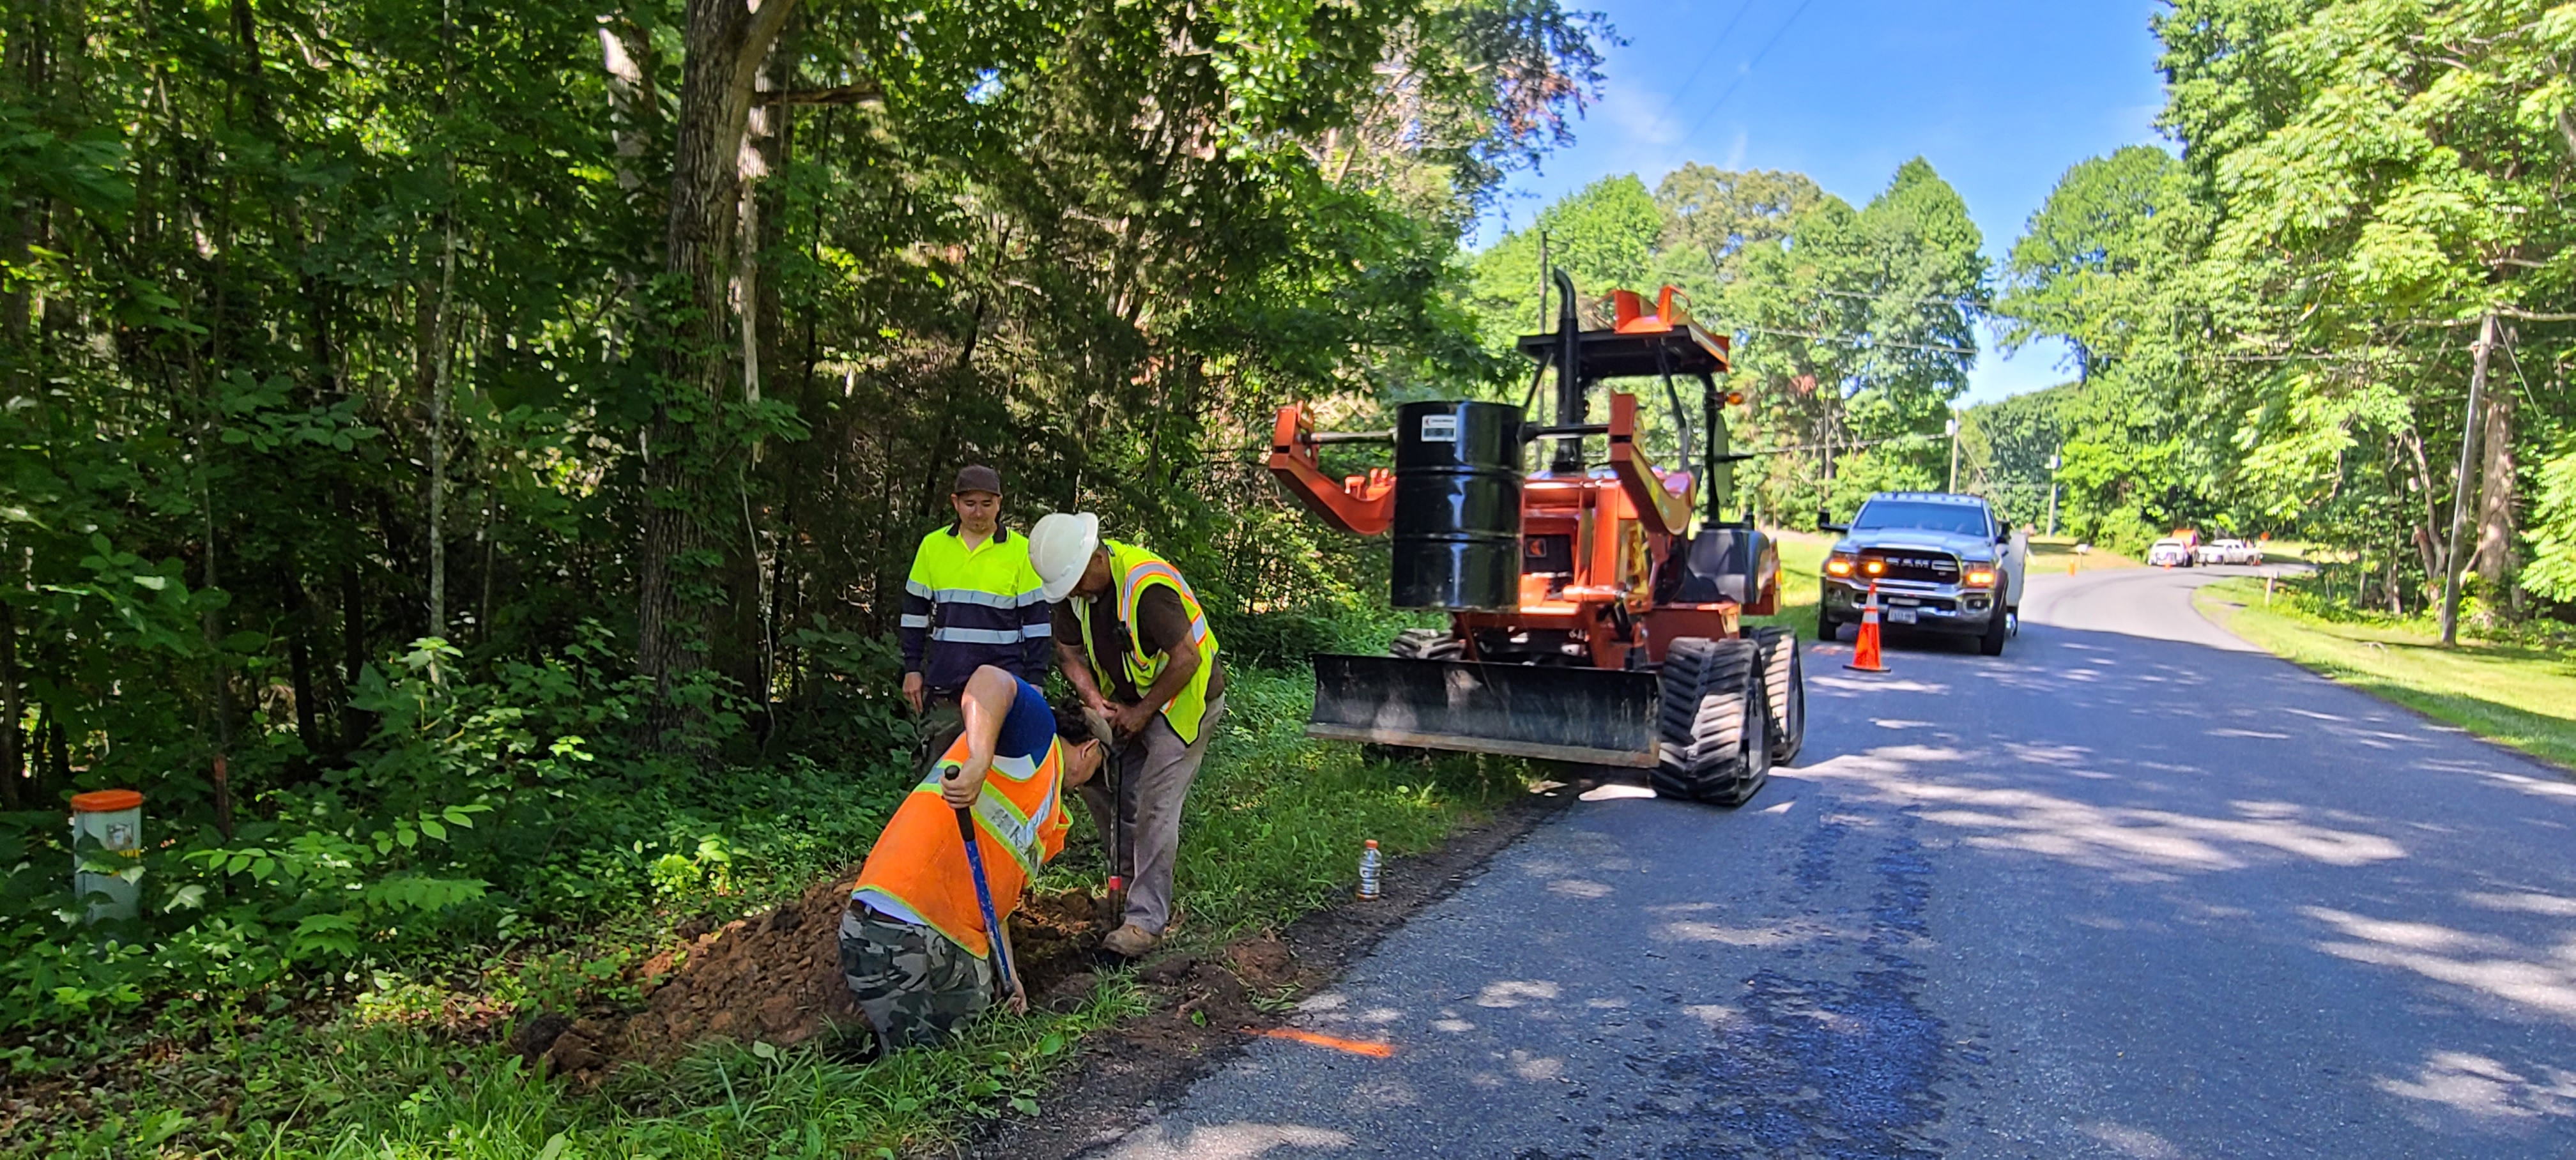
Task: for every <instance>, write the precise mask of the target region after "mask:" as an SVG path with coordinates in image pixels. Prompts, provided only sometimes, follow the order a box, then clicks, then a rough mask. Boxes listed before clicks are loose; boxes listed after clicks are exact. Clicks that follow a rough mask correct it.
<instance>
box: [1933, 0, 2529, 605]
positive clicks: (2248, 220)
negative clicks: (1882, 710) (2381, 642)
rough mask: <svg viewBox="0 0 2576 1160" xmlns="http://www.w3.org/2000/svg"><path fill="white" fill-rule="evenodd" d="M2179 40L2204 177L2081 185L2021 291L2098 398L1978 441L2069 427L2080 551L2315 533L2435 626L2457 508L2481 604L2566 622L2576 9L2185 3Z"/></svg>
mask: <svg viewBox="0 0 2576 1160" xmlns="http://www.w3.org/2000/svg"><path fill="white" fill-rule="evenodd" d="M2156 27H2157V31H2158V33H2159V35H2160V36H2161V37H2162V38H2163V40H2164V44H2165V56H2164V67H2165V70H2166V73H2167V75H2168V77H2169V78H2170V81H2171V84H2170V87H2169V89H2168V103H2167V106H2166V110H2165V117H2164V124H2165V126H2166V128H2167V130H2168V131H2169V132H2170V133H2172V134H2173V135H2174V137H2175V138H2176V139H2177V140H2178V141H2179V143H2180V145H2181V149H2180V156H2179V158H2178V159H2177V158H2173V157H2169V156H2166V155H2164V154H2161V153H2159V152H2156V151H2152V150H2145V149H2129V150H2123V151H2121V152H2120V153H2117V154H2114V155H2113V156H2111V157H2107V158H2100V159H2096V160H2092V161H2087V162H2084V163H2082V164H2080V165H2078V166H2076V167H2075V168H2074V169H2072V170H2070V171H2069V172H2068V173H2067V174H2066V177H2065V178H2064V180H2063V181H2062V182H2061V183H2060V185H2059V187H2058V189H2057V192H2056V193H2055V195H2054V196H2052V197H2051V198H2050V200H2049V202H2048V204H2047V206H2046V207H2044V208H2043V209H2042V210H2041V211H2040V212H2039V213H2038V214H2037V215H2035V216H2034V218H2033V219H2032V222H2031V228H2030V231H2029V233H2028V236H2026V237H2025V238H2024V239H2023V241H2022V242H2021V243H2020V244H2019V245H2018V246H2016V247H2015V249H2014V250H2013V253H2012V256H2011V260H2010V262H2009V264H2008V267H2007V271H2006V278H2005V286H2006V292H2005V294H2004V297H2003V300H2002V302H2001V303H2000V307H1999V308H2000V310H2001V311H2002V312H2003V313H2004V314H2005V315H2008V316H2009V317H2010V318H2011V319H2013V322H2012V323H2011V329H2010V331H2009V334H2010V336H2011V337H2012V338H2014V339H2021V338H2027V337H2031V336H2037V335H2052V336H2056V337H2060V338H2063V339H2065V340H2066V341H2068V342H2069V343H2070V344H2072V345H2073V347H2074V349H2075V351H2076V353H2077V367H2076V370H2077V371H2078V373H2079V375H2080V382H2079V384H2078V385H2076V386H2073V387H2070V388H2065V389H2062V390H2061V391H2058V392H2051V393H2050V395H2049V396H2047V397H2044V398H2042V399H2033V400H2014V401H2012V403H2010V404H2006V405H2003V406H2001V407H1997V408H1991V409H1988V411H1987V412H1986V413H1981V415H1980V416H1979V418H1980V420H1985V419H1988V418H1991V419H1992V420H1993V421H1994V422H1995V424H1996V425H1997V426H1998V427H2009V428H2012V429H2013V430H2016V431H2021V430H2025V429H2031V419H2032V418H2033V417H2034V416H2037V415H2038V414H2039V412H2042V411H2044V412H2046V417H2047V419H2048V421H2049V422H2051V423H2053V424H2054V426H2053V427H2051V428H2050V430H2051V431H2052V432H2053V434H2054V437H2055V438H2056V439H2058V440H2059V441H2060V442H2061V443H2062V446H2063V452H2064V459H2065V468H2064V470H2063V472H2062V473H2061V475H2060V479H2061V481H2062V482H2063V484H2064V491H2065V498H2064V503H2065V506H2066V509H2067V513H2068V517H2069V520H2070V522H2071V524H2072V525H2073V527H2074V528H2075V529H2076V530H2077V531H2078V532H2079V533H2082V534H2087V535H2094V536H2099V537H2103V538H2105V539H2107V540H2111V541H2114V542H2126V543H2134V542H2135V541H2136V540H2138V539H2139V538H2141V537H2143V536H2146V535H2148V534H2151V533H2154V532H2158V531H2161V530H2162V529H2164V528H2168V527H2175V526H2188V525H2198V526H2201V527H2204V528H2208V529H2213V530H2236V531H2244V532H2249V533H2250V532H2258V531H2260V532H2295V533H2298V534H2300V535H2301V536H2303V537H2305V538H2310V539H2314V540H2318V541H2321V542H2324V543H2327V544H2331V545H2335V546H2337V547H2340V548H2342V549H2345V550H2346V552H2347V553H2348V555H2349V556H2350V559H2349V560H2348V561H2347V562H2345V563H2342V564H2339V565H2337V566H2336V571H2337V574H2338V581H2337V583H2336V584H2335V585H2333V587H2334V588H2335V590H2337V591H2339V592H2342V593H2344V594H2345V598H2346V599H2351V600H2354V601H2356V602H2359V603H2362V604H2366V605H2370V606H2374V607H2377V608H2381V609H2383V610H2387V611H2391V612H2396V613H2401V614H2413V613H2420V612H2421V611H2423V610H2424V609H2425V608H2426V607H2427V605H2428V604H2431V603H2434V602H2436V601H2437V600H2438V593H2439V589H2440V587H2441V581H2442V577H2443V576H2444V574H2445V571H2446V567H2447V566H2448V565H2450V564H2451V563H2452V561H2451V559H2450V545H2451V523H2452V513H2453V508H2454V503H2455V501H2458V502H2459V503H2460V506H2461V507H2462V508H2463V509H2464V514H2465V516H2466V521H2467V534H2466V535H2465V536H2464V537H2463V538H2462V540H2461V542H2460V557H2461V558H2460V559H2459V561H2458V566H2459V567H2460V568H2461V569H2463V570H2466V571H2468V572H2469V573H2471V579H2470V585H2471V592H2472V605H2471V606H2472V607H2473V608H2478V609H2481V610H2482V613H2483V616H2484V617H2485V618H2488V619H2495V618H2512V617H2515V616H2517V615H2529V614H2532V613H2536V612H2541V611H2545V610H2548V609H2551V608H2553V607H2564V605H2553V604H2551V603H2550V602H2552V601H2566V600H2569V599H2571V598H2576V586H2571V583H2570V579H2571V577H2576V567H2571V564H2576V560H2571V558H2570V556H2569V548H2568V545H2570V544H2571V543H2576V528H2571V527H2570V524H2569V521H2570V520H2571V519H2576V503H2571V501H2570V498H2569V497H2570V496H2571V494H2576V492H2571V491H2570V490H2569V488H2568V481H2569V480H2570V479H2571V478H2576V468H2571V467H2568V466H2565V464H2566V463H2567V460H2568V457H2569V456H2570V455H2571V454H2576V445H2571V444H2570V443H2569V442H2568V437H2569V421H2570V419H2571V418H2576V410H2571V408H2570V406H2569V402H2568V398H2569V396H2568V394H2567V389H2566V373H2567V369H2568V366H2569V361H2570V359H2571V357H2576V327H2572V326H2571V323H2576V314H2570V313H2568V312H2567V310H2566V304H2567V302H2568V301H2569V295H2570V289H2571V279H2576V251H2571V249H2570V243H2571V242H2576V219H2571V217H2570V215H2569V213H2568V210H2567V196H2566V194H2567V184H2568V181H2569V179H2570V177H2571V176H2576V87H2571V83H2570V81H2569V73H2568V65H2569V62H2570V60H2571V59H2576V6H2568V5H2564V4H2550V3H2544V2H2539V0H2473V2H2472V0H2184V2H2181V3H2177V4H2175V5H2174V6H2173V9H2172V11H2171V12H2169V13H2166V14H2164V15H2163V16H2161V17H2160V18H2159V19H2158V21H2157V25H2156ZM2490 325H2492V326H2493V330H2492V331H2489V330H2488V327H2489V326H2490ZM2482 334H2490V335H2491V339H2492V345H2491V346H2490V347H2489V348H2488V350H2489V357H2488V358H2487V359H2486V363H2487V367H2488V377H2487V380H2486V383H2485V388H2486V389H2485V391H2484V398H2483V406H2482V407H2481V409H2480V411H2479V413H2478V414H2477V415H2476V416H2474V418H2472V417H2471V416H2470V415H2468V414H2467V413H2466V405H2467V401H2468V387H2469V383H2470V380H2471V378H2472V377H2473V376H2474V374H2475V373H2476V364H2477V362H2478V359H2477V353H2478V348H2479V346H2480V345H2481V342H2480V339H2481V335H2482ZM2472 423H2474V425H2475V427H2476V429H2477V431H2478V440H2477V443H2478V445H2477V446H2476V447H2475V448H2473V449H2472V458H2471V463H2470V469H2469V471H2468V472H2467V473H2466V478H2465V479H2464V478H2462V473H2461V472H2460V471H2459V470H2458V467H2457V465H2458V464H2459V462H2460V453H2461V444H2462V441H2463V434H2464V432H2465V431H2467V430H2468V429H2469V428H2470V426H2471V425H2472ZM2053 450H2055V449H2054V448H2050V449H2048V450H2041V449H2040V448H2038V447H2036V446H2028V447H2023V448H2022V449H2020V450H2018V451H2015V452H2012V453H2010V454H2003V455H1999V458H1998V460H1997V463H1996V466H1995V473H1996V478H1997V479H1998V480H2002V479H2007V478H2008V479H2011V480H2014V481H2016V483H2015V486H2022V487H2027V486H2029V481H2030V480H2031V479H2032V476H2031V475H2030V470H2031V464H2032V462H2033V457H2034V456H2037V457H2038V459H2037V461H2038V462H2039V463H2040V464H2042V465H2044V463H2045V455H2046V454H2048V453H2049V452H2050V451H2053ZM2016 457H2017V458H2016ZM2007 460H2011V462H2006V461H2007ZM2464 492H2465V495H2463V493H2464Z"/></svg>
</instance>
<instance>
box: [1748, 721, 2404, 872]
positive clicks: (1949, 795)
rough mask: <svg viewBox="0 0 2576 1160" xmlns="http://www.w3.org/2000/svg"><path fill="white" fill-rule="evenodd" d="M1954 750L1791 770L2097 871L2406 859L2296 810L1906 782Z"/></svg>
mask: <svg viewBox="0 0 2576 1160" xmlns="http://www.w3.org/2000/svg"><path fill="white" fill-rule="evenodd" d="M1963 756H1964V755H1962V754H1960V753H1958V752H1957V751H1954V750H1945V749H1930V748H1926V747H1922V746H1890V747H1886V748H1881V749H1873V750H1871V751H1869V752H1868V753H1865V754H1857V755H1846V756H1843V757H1837V758H1834V759H1832V760H1830V761H1825V762H1820V763H1818V764H1816V765H1812V766H1808V767H1805V768H1803V769H1800V770H1798V771H1797V772H1798V774H1799V775H1800V776H1804V777H1817V778H1832V779H1836V780H1839V781H1842V782H1844V783H1846V784H1851V785H1858V786H1862V787H1865V788H1867V789H1870V790H1874V791H1876V794H1877V796H1878V799H1879V800H1881V801H1887V802H1894V803H1897V804H1900V805H1905V806H1912V807H1916V814H1917V816H1919V817H1921V818H1922V819H1923V820H1924V821H1927V822H1934V823H1938V824H1941V825H1945V826H1955V827H1959V828H1961V829H1967V830H1976V831H1983V832H1981V833H1978V834H1976V835H1975V836H1972V837H1970V838H1968V839H1967V844H1969V845H1971V846H1977V847H1982V848H1985V849H2002V850H2020V851H2024V852H2027V853H2033V854H2042V855H2046V856H2048V857H2052V858H2058V859H2061V860H2064V861H2068V862H2073V863H2076V864H2078V865H2083V866H2089V867H2093V868H2096V869H2106V870H2107V869H2121V868H2130V867H2136V866H2139V865H2141V864H2144V865H2146V866H2149V867H2153V868H2158V869H2176V870H2236V869H2242V868H2244V867H2246V866H2248V865H2252V864H2253V860H2254V859H2253V856H2254V855H2256V854H2259V853H2261V852H2264V851H2271V852H2278V853H2283V854H2289V855H2293V856H2296V857H2300V858H2306V859H2308V860H2310V861H2315V862H2323V863H2326V864H2328V865H2333V866H2361V865H2367V864H2369V863H2373V862H2382V861H2386V860H2389V859H2392V858H2402V857H2405V856H2406V850H2405V847H2402V846H2400V845H2398V844H2397V843H2396V842H2394V841H2391V840H2389V839H2387V838H2385V837H2381V836H2379V835H2377V834H2369V833H2357V832H2353V831H2348V830H2335V829H2328V828H2325V827H2322V826H2316V825H2310V824H2308V823H2305V822H2301V821H2298V820H2295V816H2294V815H2295V814H2296V813H2298V812H2299V810H2298V807H2295V806H2286V805H2280V804H2277V803H2247V805H2250V806H2251V807H2253V808H2251V809H2248V808H2247V807H2246V806H2239V807H2238V808H2239V809H2240V812H2248V813H2252V814H2255V815H2256V816H2251V817H2238V818H2209V817H2200V816H2196V815H2192V814H2183V813H2175V812H2172V811H2169V810H2148V809H2136V808H2128V807H2111V806H2097V805H2093V804H2091V803H2088V802H2081V801H2077V800H2075V799H2072V798H2067V797H2061V796H2058V795H2056V794H2051V793H2044V792H2041V791H2039V790H2031V789H1978V788H1975V787H1971V786H1960V785H1949V784H1944V783H1941V782H1937V781H1931V780H1927V779H1925V778H1921V777H1917V776H1913V775H1912V768H1913V766H1915V765H1918V764H1926V763H1932V762H1949V763H1956V762H1959V761H1961V760H1962V759H1963Z"/></svg>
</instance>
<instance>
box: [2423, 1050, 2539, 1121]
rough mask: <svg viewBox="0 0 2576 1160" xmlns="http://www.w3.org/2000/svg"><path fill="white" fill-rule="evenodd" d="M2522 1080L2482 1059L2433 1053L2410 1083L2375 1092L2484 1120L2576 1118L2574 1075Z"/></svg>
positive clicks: (2510, 1070) (2461, 1052) (2497, 1065)
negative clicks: (2443, 1106)
mask: <svg viewBox="0 0 2576 1160" xmlns="http://www.w3.org/2000/svg"><path fill="white" fill-rule="evenodd" d="M2540 1071H2541V1076H2542V1078H2540V1079H2537V1080H2533V1079H2525V1078H2523V1076H2522V1075H2520V1074H2519V1073H2516V1072H2515V1071H2514V1070H2513V1069H2511V1068H2509V1067H2506V1066H2505V1065H2504V1064H2502V1063H2500V1062H2497V1061H2496V1060H2493V1059H2489V1058H2487V1057H2486V1056H2483V1055H2471V1054H2469V1053H2467V1052H2464V1051H2437V1052H2434V1053H2433V1055H2432V1057H2431V1058H2429V1059H2427V1060H2425V1061H2424V1066H2423V1067H2422V1068H2420V1069H2418V1070H2417V1071H2416V1073H2415V1077H2414V1078H2413V1079H2382V1080H2380V1081H2379V1090H2381V1091H2384V1092H2387V1093H2389V1094H2390V1095H2395V1096H2403V1097H2405V1098H2407V1099H2410V1100H2425V1101H2428V1102H2431V1103H2437V1104H2442V1105H2445V1106H2447V1107H2449V1108H2451V1109H2452V1110H2454V1111H2460V1112H2466V1113H2468V1114H2469V1115H2472V1116H2477V1117H2480V1118H2484V1119H2532V1118H2535V1117H2539V1116H2564V1115H2569V1114H2571V1113H2576V1072H2571V1071H2566V1070H2563V1069H2560V1068H2555V1067H2543V1068H2541V1069H2540Z"/></svg>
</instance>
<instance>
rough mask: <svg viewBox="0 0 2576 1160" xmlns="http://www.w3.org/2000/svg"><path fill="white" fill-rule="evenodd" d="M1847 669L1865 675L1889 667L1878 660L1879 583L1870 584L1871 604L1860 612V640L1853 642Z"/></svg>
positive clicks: (1862, 607) (1880, 671)
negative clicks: (1855, 670)
mask: <svg viewBox="0 0 2576 1160" xmlns="http://www.w3.org/2000/svg"><path fill="white" fill-rule="evenodd" d="M1843 667H1844V668H1847V669H1858V670H1860V671H1861V672H1864V673H1883V672H1886V671H1887V665H1886V664H1884V663H1882V662H1881V661H1880V660H1879V658H1878V581H1876V580H1872V581H1870V582H1869V603H1867V604H1865V605H1862V606H1861V610H1860V639H1858V640H1856V641H1853V642H1852V659H1851V663H1850V664H1847V665H1844V666H1843Z"/></svg>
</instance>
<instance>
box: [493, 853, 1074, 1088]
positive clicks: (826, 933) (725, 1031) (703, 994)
mask: <svg viewBox="0 0 2576 1160" xmlns="http://www.w3.org/2000/svg"><path fill="white" fill-rule="evenodd" d="M855 874H856V868H855V867H853V868H851V869H850V870H849V871H845V872H843V873H840V874H836V875H834V876H833V877H831V878H828V879H826V880H824V881H822V882H819V883H816V884H815V885H814V886H813V887H811V888H809V889H808V890H806V891H805V893H804V894H803V895H802V896H801V897H799V898H798V899H797V900H796V901H795V902H793V903H790V904H787V905H784V906H780V907H777V908H776V909H773V910H768V911H763V912H761V913H759V914H755V915H751V916H749V917H746V918H739V919H735V920H734V921H732V922H728V923H725V924H723V925H722V926H709V925H707V924H704V923H699V924H695V926H696V929H695V930H691V929H690V926H689V925H683V926H682V927H681V928H680V931H675V932H674V933H680V932H682V931H686V932H688V933H689V937H685V938H684V939H683V941H681V942H679V943H678V944H677V945H675V946H672V947H669V948H666V949H664V950H663V951H662V952H661V953H659V954H656V955H654V956H653V957H652V958H650V959H647V960H645V962H644V964H643V965H642V966H641V967H640V968H639V969H638V971H637V973H636V983H637V985H638V989H639V990H640V991H641V992H642V994H643V996H644V1005H643V1007H642V1008H641V1009H640V1010H632V1011H623V1010H617V1009H614V1008H598V1009H592V1010H588V1011H585V1012H583V1013H581V1015H580V1017H578V1018H575V1017H569V1016H567V1015H564V1014H562V1013H557V1012H544V1013H540V1014H537V1015H535V1016H532V1017H530V1018H527V1019H525V1020H522V1021H521V1023H520V1028H519V1033H518V1034H517V1035H516V1036H514V1037H513V1040H512V1046H513V1047H515V1048H517V1049H518V1050H519V1052H520V1053H521V1054H522V1055H525V1056H527V1057H528V1058H529V1059H530V1060H531V1061H532V1062H535V1061H542V1062H543V1063H544V1064H545V1066H546V1069H547V1071H549V1072H550V1073H552V1074H554V1075H557V1076H561V1077H563V1078H564V1079H566V1080H567V1081H568V1082H570V1083H571V1084H573V1085H574V1086H575V1087H577V1088H583V1089H587V1088H590V1087H594V1086H596V1085H597V1084H598V1082H599V1081H600V1080H601V1079H603V1078H605V1076H606V1073H607V1072H609V1071H611V1070H613V1069H614V1068H615V1067H616V1066H618V1065H620V1064H626V1063H641V1064H647V1065H651V1066H656V1067H658V1066H663V1065H667V1064H669V1063H671V1062H672V1061H674V1060H676V1059H678V1058H679V1057H681V1056H682V1055H685V1054H687V1053H688V1052H689V1050H690V1049H691V1048H693V1047H695V1046H697V1045H698V1044H700V1043H704V1042H707V1041H709V1040H717V1039H732V1040H737V1041H742V1042H751V1041H759V1042H766V1043H771V1044H775V1045H777V1046H780V1047H792V1046H795V1045H797V1044H800V1043H804V1042H807V1041H808V1040H813V1039H815V1038H816V1037H818V1036H826V1035H830V1036H836V1037H837V1036H842V1035H848V1034H856V1033H859V1032H863V1031H864V1030H865V1029H866V1027H867V1017H866V1016H865V1015H864V1014H862V1013H861V1012H860V1011H859V1007H858V1003H857V1002H856V1001H855V1000H853V999H852V998H851V996H850V988H849V985H848V983H846V982H845V981H844V980H843V979H842V977H841V954H840V939H839V936H838V932H839V931H840V929H841V912H842V910H843V908H844V907H846V906H847V905H848V902H849V882H850V879H851V878H852V877H853V876H854V875H855ZM1091 913H1092V900H1091V897H1090V896H1089V895H1088V894H1085V893H1084V892H1082V891H1079V890H1069V891H1065V892H1063V893H1061V894H1052V895H1048V894H1038V895H1032V896H1030V897H1028V898H1025V899H1023V900H1022V902H1021V905H1020V908H1019V911H1018V913H1017V914H1015V915H1013V916H1012V918H1011V934H1012V945H1013V947H1014V949H1016V950H1017V951H1018V952H1019V955H1020V964H1019V966H1020V978H1021V980H1022V981H1023V982H1025V983H1026V984H1027V985H1028V987H1029V991H1030V993H1031V994H1033V995H1039V996H1054V995H1057V994H1060V993H1062V992H1063V991H1064V990H1065V989H1066V988H1065V987H1064V983H1065V982H1066V981H1068V980H1069V979H1071V978H1076V977H1084V978H1087V976H1086V975H1084V972H1085V971H1086V970H1087V969H1088V968H1089V967H1090V965H1091V960H1092V956H1093V953H1094V951H1095V950H1096V948H1097V947H1098V946H1099V943H1100V934H1099V931H1098V930H1097V929H1096V926H1095V924H1094V923H1093V922H1092V921H1091ZM1088 993H1089V987H1088V985H1086V986H1085V987H1084V988H1083V990H1082V991H1081V992H1079V994H1088ZM1076 1001H1078V1000H1076Z"/></svg>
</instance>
